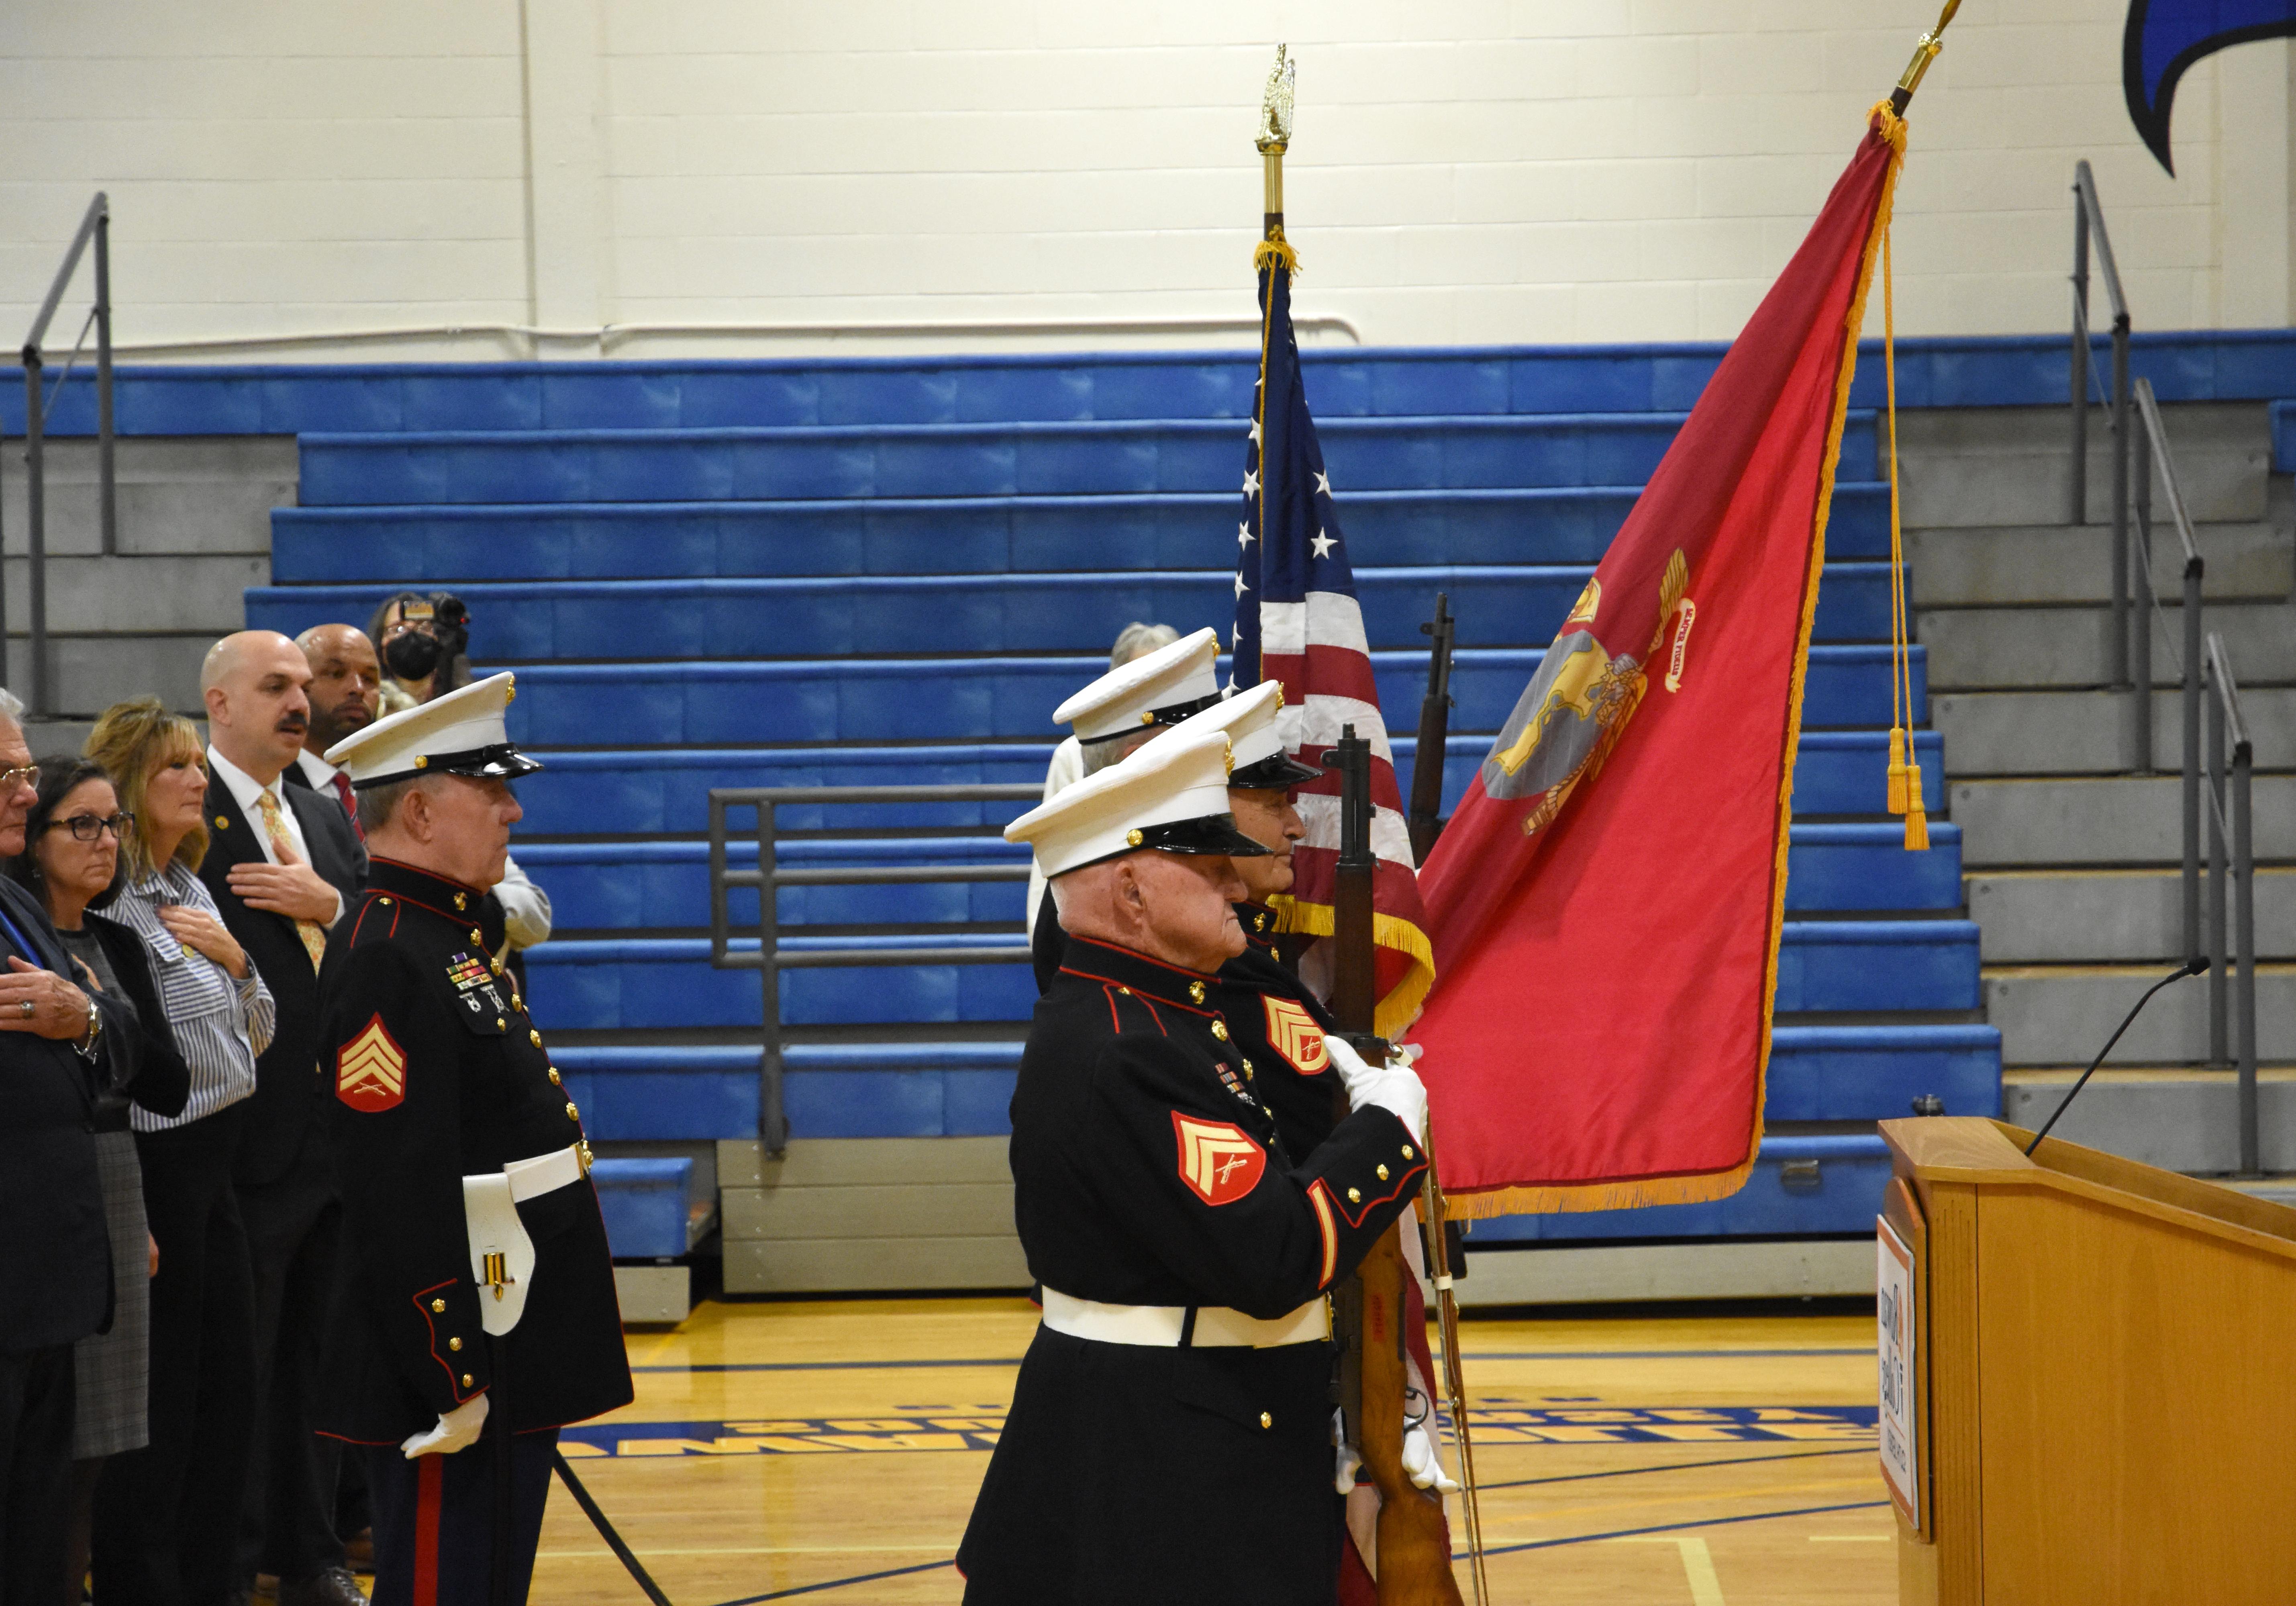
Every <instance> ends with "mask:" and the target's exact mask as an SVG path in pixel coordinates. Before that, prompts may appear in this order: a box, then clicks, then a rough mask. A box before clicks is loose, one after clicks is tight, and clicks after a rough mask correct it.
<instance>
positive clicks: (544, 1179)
mask: <svg viewBox="0 0 2296 1606" xmlns="http://www.w3.org/2000/svg"><path fill="white" fill-rule="evenodd" d="M583 1147H584V1146H583V1145H582V1144H580V1143H569V1144H567V1145H566V1147H565V1148H563V1149H553V1150H552V1151H550V1152H549V1153H547V1154H537V1155H536V1156H535V1157H534V1158H533V1159H514V1160H512V1161H511V1162H510V1163H509V1164H508V1165H506V1166H504V1168H503V1175H504V1176H507V1177H509V1178H510V1196H511V1199H512V1201H513V1202H514V1203H518V1204H524V1203H525V1202H526V1201H527V1200H529V1199H539V1198H540V1197H541V1196H542V1195H543V1194H545V1193H554V1192H557V1191H558V1190H559V1189H561V1188H562V1187H565V1186H566V1185H567V1184H570V1183H578V1182H580V1181H581V1180H582V1178H583V1176H585V1175H586V1173H587V1172H588V1170H589V1167H588V1166H587V1165H586V1164H585V1163H584V1161H586V1159H588V1156H586V1154H584V1153H583V1152H582V1151H583Z"/></svg>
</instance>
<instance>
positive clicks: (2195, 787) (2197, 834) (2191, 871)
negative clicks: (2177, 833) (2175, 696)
mask: <svg viewBox="0 0 2296 1606" xmlns="http://www.w3.org/2000/svg"><path fill="white" fill-rule="evenodd" d="M2201 572H2202V566H2201V560H2200V559H2199V557H2197V556H2194V557H2188V558H2186V559H2185V607H2184V614H2185V663H2184V669H2185V685H2184V692H2185V697H2184V704H2185V730H2184V737H2185V785H2184V793H2185V797H2184V803H2185V947H2184V955H2185V958H2187V959H2197V958H2199V957H2200V954H2201V717H2202V716H2201Z"/></svg>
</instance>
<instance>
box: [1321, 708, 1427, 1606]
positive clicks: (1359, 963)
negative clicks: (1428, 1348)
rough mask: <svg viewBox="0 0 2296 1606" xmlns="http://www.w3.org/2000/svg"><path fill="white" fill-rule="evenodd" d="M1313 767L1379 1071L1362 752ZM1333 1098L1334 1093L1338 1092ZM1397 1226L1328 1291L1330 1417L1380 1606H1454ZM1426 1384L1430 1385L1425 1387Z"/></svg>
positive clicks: (1343, 945) (1348, 982)
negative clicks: (1335, 1375) (1351, 1455)
mask: <svg viewBox="0 0 2296 1606" xmlns="http://www.w3.org/2000/svg"><path fill="white" fill-rule="evenodd" d="M1324 767H1325V768H1327V769H1333V770H1336V771H1338V772H1339V775H1340V856H1339V864H1338V884H1337V885H1336V886H1334V887H1333V891H1332V960H1333V963H1332V997H1331V1009H1332V1013H1333V1014H1334V1015H1336V1016H1337V1017H1338V1018H1339V1021H1340V1024H1341V1027H1343V1028H1346V1031H1347V1036H1348V1041H1349V1043H1350V1044H1351V1045H1354V1047H1355V1049H1356V1052H1357V1053H1360V1054H1362V1055H1363V1056H1364V1058H1365V1059H1366V1060H1369V1061H1373V1062H1374V1063H1382V1062H1384V1061H1385V1060H1386V1059H1387V1057H1388V1054H1389V1052H1390V1050H1389V1047H1388V1045H1387V1042H1386V1040H1385V1039H1384V1038H1382V1037H1378V1036H1377V1035H1375V1034H1374V1032H1373V1030H1372V1014H1373V1008H1374V1004H1376V1002H1377V999H1376V997H1375V996H1374V989H1375V983H1374V977H1373V972H1374V959H1375V958H1376V950H1375V949H1374V946H1373V942H1372V873H1373V871H1374V867H1375V866H1376V865H1377V864H1378V860H1377V859H1376V858H1375V857H1374V856H1373V854H1372V850H1371V743H1370V742H1365V740H1364V739H1363V738H1361V737H1360V736H1357V734H1356V728H1355V726H1353V725H1348V726H1346V727H1345V728H1344V729H1343V730H1342V731H1341V734H1340V740H1339V743H1338V745H1337V746H1335V747H1333V749H1332V750H1331V751H1329V752H1328V753H1326V754H1324ZM1341 1098H1342V1100H1344V1098H1345V1094H1341ZM1402 1233H1403V1224H1402V1223H1401V1222H1399V1221H1398V1223H1396V1224H1395V1225H1393V1226H1390V1228H1389V1229H1388V1230H1387V1232H1386V1233H1383V1234H1382V1236H1381V1238H1380V1240H1379V1241H1378V1242H1377V1243H1375V1244H1374V1245H1373V1246H1372V1250H1371V1252H1370V1253H1369V1254H1367V1255H1365V1257H1364V1259H1363V1264H1362V1265H1361V1266H1358V1267H1357V1270H1356V1273H1355V1275H1354V1276H1352V1277H1350V1278H1349V1280H1348V1282H1347V1284H1346V1286H1345V1287H1344V1288H1342V1289H1341V1290H1339V1291H1336V1292H1337V1295H1338V1298H1337V1299H1336V1301H1335V1302H1336V1303H1337V1305H1338V1306H1339V1309H1340V1315H1341V1322H1340V1326H1339V1332H1338V1333H1337V1335H1336V1336H1337V1337H1338V1339H1339V1341H1340V1343H1341V1347H1342V1348H1341V1362H1340V1393H1341V1413H1342V1414H1343V1415H1344V1416H1345V1418H1346V1421H1347V1425H1348V1428H1349V1430H1350V1432H1351V1434H1352V1436H1353V1438H1354V1440H1355V1445H1356V1450H1357V1454H1360V1455H1361V1456H1362V1457H1363V1464H1364V1470H1365V1471H1367V1472H1369V1473H1370V1474H1371V1478H1372V1482H1373V1483H1374V1485H1375V1486H1376V1487H1378V1489H1379V1545H1378V1581H1379V1599H1380V1606H1461V1602H1460V1598H1459V1586H1458V1583H1457V1581H1456V1579H1454V1578H1453V1577H1452V1576H1451V1553H1450V1543H1449V1538H1448V1536H1447V1533H1446V1532H1445V1529H1444V1524H1443V1503H1442V1500H1441V1497H1440V1496H1439V1495H1431V1494H1429V1493H1427V1492H1426V1491H1425V1490H1423V1489H1420V1488H1418V1487H1415V1486H1414V1485H1413V1484H1412V1481H1411V1479H1410V1478H1409V1476H1408V1475H1407V1474H1406V1472H1405V1471H1404V1470H1403V1430H1404V1420H1403V1397H1404V1387H1405V1383H1406V1375H1407V1374H1406V1372H1405V1370H1404V1353H1405V1351H1404V1332H1403V1320H1404V1316H1403V1313H1404V1308H1405V1306H1404V1297H1403V1296H1404V1285H1403V1280H1404V1278H1405V1277H1406V1275H1407V1274H1408V1273H1407V1271H1406V1267H1405V1266H1404V1262H1403V1239H1402ZM1429 1381H1430V1383H1431V1384H1432V1382H1433V1380H1432V1379H1430V1380H1429Z"/></svg>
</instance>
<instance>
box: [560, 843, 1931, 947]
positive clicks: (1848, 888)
mask: <svg viewBox="0 0 2296 1606" xmlns="http://www.w3.org/2000/svg"><path fill="white" fill-rule="evenodd" d="M1904 836H1905V833H1904V831H1903V829H1902V828H1901V827H1899V826H1898V825H1897V824H1896V823H1890V824H1886V825H1874V824H1856V825H1831V824H1798V825H1796V826H1794V828H1793V832H1792V844H1791V847H1790V848H1789V850H1788V851H1789V858H1788V861H1787V862H1788V865H1789V880H1788V881H1787V882H1786V909H1787V912H1788V913H1790V914H1800V913H1804V912H1808V913H1819V912H1826V913H1832V912H1840V911H1862V910H1873V909H1901V910H1902V909H1923V910H1944V909H1958V908H1959V907H1960V906H1961V828H1960V827H1959V826H1957V825H1953V824H1949V823H1946V822H1944V821H1939V823H1937V824H1935V825H1933V826H1931V828H1930V840H1931V852H1928V853H1907V851H1905V848H1904ZM518 860H519V864H520V865H521V867H522V868H523V869H524V870H525V871H526V872H527V873H529V875H532V876H534V877H535V878H536V879H537V881H541V882H542V883H543V884H544V885H545V886H546V887H548V888H549V889H550V899H551V904H552V905H553V914H554V917H555V918H556V920H557V921H558V922H559V923H560V924H562V925H564V926H566V927H569V928H571V929H578V930H597V931H635V930H662V929H676V928H688V929H696V930H698V929H702V928H706V927H707V926H708V925H709V843H708V842H706V841H703V840H688V841H675V840H655V841H644V842H626V841H600V842H543V843H537V844H534V845H531V846H522V847H521V848H520V849H519V853H518ZM778 861H779V863H780V864H783V865H784V866H800V865H801V866H806V867H827V866H837V867H851V866H883V865H901V864H914V865H924V864H1005V865H1010V866H1015V867H1025V866H1026V865H1027V864H1028V863H1029V855H1028V850H1027V848H1025V847H1021V846H1017V845H1014V844H1010V843H1007V842H1005V840H1003V839H1002V838H1000V837H993V836H960V837H949V836H899V837H858V838H856V837H839V838H834V839H831V840H816V839H807V838H799V839H797V840H791V841H789V842H785V843H783V844H782V845H781V847H780V849H779V852H778ZM1026 896H1027V888H1026V885H1025V884H1024V883H1023V882H1021V881H918V882H906V883H896V884H890V885H870V886H803V887H783V888H782V889H780V891H779V892H778V893H777V894H776V895H775V910H776V913H777V914H778V916H779V918H780V919H781V921H782V922H783V923H784V924H790V925H831V926H863V925H933V924H947V923H956V924H973V923H994V922H1000V921H1002V922H1007V923H1010V922H1013V921H1017V920H1020V919H1021V916H1022V914H1023V908H1022V905H1023V904H1024V902H1025V901H1026ZM727 904H728V913H729V915H730V918H731V919H732V920H733V922H734V924H735V925H737V926H745V927H747V928H749V929H751V930H754V929H755V928H756V925H757V921H758V895H757V893H756V892H755V891H753V890H748V889H740V888H737V889H734V890H733V891H732V892H731V893H729V894H728V897H727Z"/></svg>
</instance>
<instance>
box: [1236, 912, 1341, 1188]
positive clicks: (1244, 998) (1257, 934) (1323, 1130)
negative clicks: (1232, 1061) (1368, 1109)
mask: <svg viewBox="0 0 2296 1606" xmlns="http://www.w3.org/2000/svg"><path fill="white" fill-rule="evenodd" d="M1235 918H1236V922H1237V923H1238V924H1239V925H1241V926H1242V928H1243V941H1244V948H1243V952H1242V953H1241V954H1239V955H1236V956H1235V957H1234V959H1231V960H1229V961H1228V962H1227V963H1226V964H1224V965H1222V966H1220V968H1219V977H1218V980H1217V982H1216V983H1215V984H1214V986H1213V987H1212V1001H1213V1003H1214V1004H1216V1005H1217V1006H1218V1009H1219V1011H1220V1012H1221V1013H1222V1014H1223V1015H1225V1016H1226V1019H1227V1024H1228V1028H1229V1029H1230V1030H1231V1031H1233V1032H1234V1034H1235V1045H1236V1047H1237V1048H1238V1049H1240V1050H1242V1053H1243V1057H1244V1058H1245V1060H1247V1061H1250V1063H1251V1069H1252V1084H1251V1085H1252V1087H1253V1088H1254V1089H1255V1090H1256V1091H1257V1092H1258V1093H1259V1098H1260V1102H1263V1103H1265V1104H1266V1105H1267V1107H1268V1109H1269V1110H1270V1111H1271V1112H1272V1113H1273V1114H1274V1115H1275V1129H1276V1131H1277V1132H1279V1133H1281V1134H1282V1135H1283V1146H1284V1148H1285V1149H1287V1150H1289V1151H1291V1152H1292V1153H1293V1154H1308V1153H1312V1152H1313V1151H1315V1150H1316V1148H1317V1147H1318V1146H1320V1145H1321V1144H1322V1143H1323V1142H1324V1139H1325V1138H1328V1137H1329V1136H1331V1135H1332V1128H1333V1126H1334V1125H1336V1124H1337V1123H1338V1121H1339V1119H1340V1118H1341V1116H1342V1115H1344V1114H1345V1113H1346V1105H1345V1095H1344V1094H1342V1093H1341V1089H1340V1085H1339V1083H1340V1078H1339V1073H1338V1072H1337V1071H1334V1070H1333V1069H1332V1062H1331V1056H1330V1055H1329V1054H1328V1053H1325V1052H1324V1033H1326V1032H1335V1033H1336V1032H1339V1031H1340V1030H1341V1028H1340V1023H1339V1021H1338V1020H1335V1019H1333V1015H1332V1012H1331V1011H1329V1010H1327V1009H1325V1008H1324V1002H1323V1000H1322V999H1320V998H1318V997H1316V995H1315V994H1313V993H1311V992H1309V991H1308V985H1307V983H1305V982H1303V981H1301V980H1300V977H1299V974H1298V972H1296V971H1293V970H1292V968H1291V967H1290V966H1289V965H1287V964H1285V963H1283V960H1282V958H1280V957H1279V956H1278V952H1277V949H1276V945H1275V911H1274V910H1272V909H1269V908H1267V906H1266V905H1261V904H1238V905H1235Z"/></svg>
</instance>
